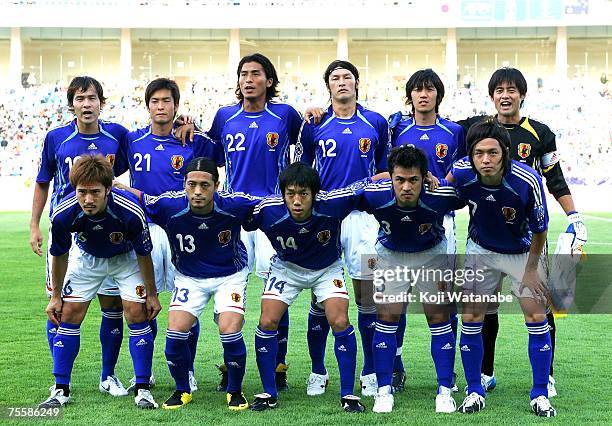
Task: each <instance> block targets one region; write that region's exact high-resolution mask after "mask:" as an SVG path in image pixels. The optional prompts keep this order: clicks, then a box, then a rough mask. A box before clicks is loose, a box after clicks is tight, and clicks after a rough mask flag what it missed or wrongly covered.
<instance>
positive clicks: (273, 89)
mask: <svg viewBox="0 0 612 426" xmlns="http://www.w3.org/2000/svg"><path fill="white" fill-rule="evenodd" d="M249 62H257V63H258V64H259V65H261V67H262V68H263V71H264V74H266V80H268V79H272V85H271V86H270V87H267V88H266V101H269V100H270V99H272V98H275V97H277V96H278V83H279V80H278V75H277V74H276V68H274V64H272V61H270V60H269V59H268V58H267V57H266V56H264V55H262V54H261V53H254V54H252V55H247V56H244V57H243V58H242V59H241V60H240V62H239V63H238V69H237V70H236V75H237V76H238V79H237V80H236V92H235V93H236V97H237V98H238V100H239V101H240V102H242V101H244V95H243V94H242V92H241V91H240V73H241V72H242V66H243V65H244V64H246V63H249Z"/></svg>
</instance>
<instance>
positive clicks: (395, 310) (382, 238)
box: [360, 146, 465, 413]
mask: <svg viewBox="0 0 612 426" xmlns="http://www.w3.org/2000/svg"><path fill="white" fill-rule="evenodd" d="M388 165H389V171H390V173H391V181H389V180H382V181H379V182H376V183H372V184H369V185H368V186H366V188H365V191H364V195H363V197H362V202H361V206H360V208H361V209H364V210H365V211H367V212H368V213H371V214H373V215H374V217H375V218H376V219H377V220H378V222H379V223H380V232H379V234H378V242H377V244H376V252H377V259H376V269H375V273H374V277H375V280H374V284H375V289H376V292H375V293H374V295H375V296H374V302H375V303H376V304H377V311H378V313H377V321H376V328H375V332H374V339H373V344H372V346H373V353H374V368H375V370H376V376H377V381H378V393H377V394H376V396H375V402H374V408H373V411H374V412H376V413H389V412H391V411H392V410H393V404H394V398H393V393H392V374H393V365H394V363H393V360H394V358H395V356H396V349H397V340H396V337H395V332H396V331H397V329H398V326H399V323H400V318H401V315H402V312H405V310H406V305H407V295H408V293H409V292H410V291H411V287H412V286H416V290H418V292H420V293H422V294H423V293H424V294H426V295H427V294H428V295H436V296H437V295H438V294H439V293H438V292H439V291H442V292H447V291H449V290H450V286H449V285H448V283H446V282H444V281H440V280H441V279H442V277H443V276H444V274H445V273H446V271H452V265H453V263H454V262H453V261H452V258H451V257H450V256H449V255H447V241H446V237H445V229H444V225H443V221H444V216H445V214H448V212H449V211H452V210H455V209H459V208H461V207H463V206H464V205H465V204H464V203H463V202H461V201H460V200H459V198H458V197H457V195H456V193H455V191H454V189H453V188H451V187H449V186H441V187H439V188H438V189H436V190H435V191H431V190H429V188H428V187H426V186H424V184H423V179H424V178H425V176H426V175H427V157H426V156H425V154H424V153H423V152H422V151H421V150H419V149H416V148H414V147H413V146H402V147H399V148H394V149H393V150H392V151H391V153H390V155H389V159H388ZM396 270H403V271H409V272H417V273H421V275H420V276H419V278H414V279H410V278H408V279H406V278H405V277H404V276H403V275H402V276H398V277H396V278H395V279H383V277H387V274H386V271H396ZM415 277H416V276H415ZM446 297H447V296H446ZM446 297H445V298H443V299H441V300H440V302H439V303H423V309H424V311H425V316H426V317H427V322H428V324H429V329H430V331H431V356H432V358H433V361H434V365H435V367H436V373H437V377H438V394H437V396H436V412H439V413H452V412H454V411H455V409H456V405H455V400H454V399H453V397H452V392H451V387H452V381H453V366H454V363H455V336H454V334H453V330H452V327H451V321H450V311H449V309H448V306H446V304H444V303H443V301H444V300H447V299H446Z"/></svg>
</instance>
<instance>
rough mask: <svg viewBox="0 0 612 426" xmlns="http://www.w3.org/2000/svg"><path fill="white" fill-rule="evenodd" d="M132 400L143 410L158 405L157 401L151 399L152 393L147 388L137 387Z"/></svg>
mask: <svg viewBox="0 0 612 426" xmlns="http://www.w3.org/2000/svg"><path fill="white" fill-rule="evenodd" d="M134 402H135V403H136V406H137V407H138V408H142V409H144V410H152V409H154V408H157V407H159V405H157V402H155V400H154V399H153V395H151V391H150V390H148V389H138V393H137V394H136V397H135V398H134Z"/></svg>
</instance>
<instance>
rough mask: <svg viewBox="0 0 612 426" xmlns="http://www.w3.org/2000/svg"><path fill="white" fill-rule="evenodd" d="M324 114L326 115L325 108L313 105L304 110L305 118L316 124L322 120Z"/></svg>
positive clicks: (308, 121) (309, 122)
mask: <svg viewBox="0 0 612 426" xmlns="http://www.w3.org/2000/svg"><path fill="white" fill-rule="evenodd" d="M323 115H325V110H324V109H323V108H319V107H312V106H311V107H308V108H306V111H304V120H306V122H307V123H308V124H315V125H316V124H319V123H320V122H321V119H322V118H323Z"/></svg>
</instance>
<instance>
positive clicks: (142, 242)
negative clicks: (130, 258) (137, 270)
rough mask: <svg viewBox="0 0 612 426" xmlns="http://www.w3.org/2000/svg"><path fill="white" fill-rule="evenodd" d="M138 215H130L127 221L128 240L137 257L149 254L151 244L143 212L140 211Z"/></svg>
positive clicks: (151, 248) (151, 247)
mask: <svg viewBox="0 0 612 426" xmlns="http://www.w3.org/2000/svg"><path fill="white" fill-rule="evenodd" d="M140 213H142V216H141V215H140V214H131V215H130V216H129V219H128V224H127V225H128V229H129V240H130V242H131V243H132V247H133V248H134V251H135V252H136V254H137V255H139V256H146V255H148V254H151V250H153V243H152V242H151V235H150V234H149V225H147V222H146V221H145V220H144V212H142V210H140Z"/></svg>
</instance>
